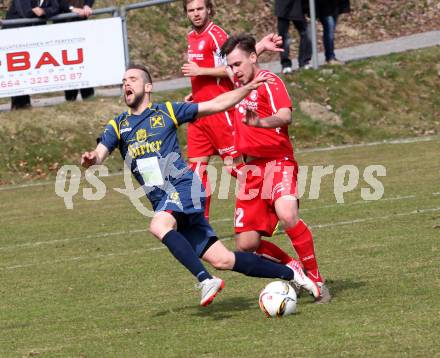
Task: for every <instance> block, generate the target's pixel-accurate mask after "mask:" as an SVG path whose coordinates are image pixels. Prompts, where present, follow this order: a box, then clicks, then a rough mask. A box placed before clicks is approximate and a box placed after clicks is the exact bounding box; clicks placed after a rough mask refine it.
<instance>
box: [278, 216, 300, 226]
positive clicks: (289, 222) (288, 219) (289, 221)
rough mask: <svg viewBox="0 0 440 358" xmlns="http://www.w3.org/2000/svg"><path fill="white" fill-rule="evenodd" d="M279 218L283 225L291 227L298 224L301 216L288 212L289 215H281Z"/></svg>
mask: <svg viewBox="0 0 440 358" xmlns="http://www.w3.org/2000/svg"><path fill="white" fill-rule="evenodd" d="M278 219H279V220H280V222H281V225H282V226H283V227H284V228H286V229H289V228H291V227H294V226H295V225H296V224H297V222H298V220H299V217H297V216H294V215H292V214H287V215H279V216H278Z"/></svg>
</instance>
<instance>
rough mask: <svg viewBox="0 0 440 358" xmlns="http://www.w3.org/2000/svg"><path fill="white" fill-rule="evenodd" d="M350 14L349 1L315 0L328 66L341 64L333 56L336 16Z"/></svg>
mask: <svg viewBox="0 0 440 358" xmlns="http://www.w3.org/2000/svg"><path fill="white" fill-rule="evenodd" d="M347 12H350V0H316V14H317V18H318V19H319V22H321V24H322V27H323V37H322V40H323V43H324V50H325V60H326V61H327V63H329V64H341V63H342V62H341V61H339V60H338V59H337V58H336V55H335V31H336V24H337V22H338V16H339V15H340V14H343V13H347Z"/></svg>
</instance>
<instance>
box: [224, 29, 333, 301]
mask: <svg viewBox="0 0 440 358" xmlns="http://www.w3.org/2000/svg"><path fill="white" fill-rule="evenodd" d="M221 53H222V54H224V55H226V59H227V63H228V66H229V67H230V68H231V69H232V71H233V73H234V77H235V80H236V81H238V84H239V85H242V84H246V83H249V82H250V81H252V80H253V79H254V78H256V77H260V76H265V77H271V78H272V81H271V82H267V83H265V84H264V85H263V86H261V87H260V88H258V89H257V90H254V91H252V92H251V93H250V94H249V95H248V97H246V98H245V99H244V100H242V101H241V102H240V103H239V104H238V105H237V106H236V111H235V122H234V126H235V135H234V138H235V148H236V149H237V150H238V151H239V152H240V153H242V154H243V156H244V157H245V162H246V166H244V167H242V168H241V174H240V175H239V179H240V194H239V195H238V197H237V201H236V207H235V220H234V226H235V232H236V245H237V248H238V249H239V250H243V251H257V249H258V251H257V252H260V253H262V254H265V255H266V256H270V257H272V258H275V259H277V260H279V261H281V262H282V263H285V264H287V263H288V262H289V261H290V260H291V258H290V257H289V256H288V255H287V254H286V253H284V252H283V251H281V250H273V247H270V246H268V247H266V249H262V248H261V246H260V241H261V236H271V235H272V233H273V231H274V230H275V227H276V224H277V222H278V220H279V221H281V223H282V224H283V227H284V229H285V232H286V234H287V235H288V236H289V238H290V241H291V243H292V246H293V247H294V248H295V251H296V252H297V253H298V256H299V259H300V260H301V263H302V265H303V266H304V268H305V269H306V271H307V275H308V276H309V278H310V279H311V280H312V281H314V282H315V283H316V284H317V285H318V287H320V289H321V293H320V296H319V297H318V298H317V299H316V301H315V302H316V303H328V302H329V301H330V299H331V296H330V292H329V290H328V288H327V287H326V286H325V285H324V279H323V277H322V276H321V275H320V273H319V270H318V264H317V261H316V255H315V249H314V244H313V237H312V233H311V232H310V230H309V228H308V227H307V225H306V224H305V223H304V222H303V221H302V220H301V219H300V218H299V213H298V193H297V174H298V164H297V163H296V161H295V159H294V154H293V147H292V144H291V142H290V139H289V135H288V125H289V124H290V123H291V122H292V102H291V100H290V98H289V94H288V92H287V89H286V87H285V85H284V83H283V81H282V80H281V79H280V78H279V77H278V76H276V75H275V74H273V73H271V72H269V71H265V70H261V69H260V68H259V67H258V64H257V54H256V49H255V40H254V39H253V38H252V37H251V36H248V35H239V36H233V37H230V38H229V39H228V40H227V41H226V42H225V43H224V45H223V46H222V52H221ZM256 190H257V192H258V194H257V195H255V194H252V193H253V192H254V193H255V192H256ZM275 248H276V247H275ZM292 264H293V265H295V264H298V265H299V262H297V261H296V260H295V261H293V262H291V263H290V265H292Z"/></svg>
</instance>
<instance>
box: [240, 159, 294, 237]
mask: <svg viewBox="0 0 440 358" xmlns="http://www.w3.org/2000/svg"><path fill="white" fill-rule="evenodd" d="M240 171H241V172H242V173H243V175H242V176H241V177H240V178H239V181H240V190H239V193H238V195H237V200H236V203H235V220H234V227H235V233H237V234H238V233H241V232H245V231H258V232H259V233H260V234H261V235H263V236H272V234H273V232H274V230H275V228H276V225H277V223H278V217H277V215H276V212H275V201H276V200H277V199H279V198H280V197H282V196H285V195H292V196H295V197H296V198H298V192H297V176H298V164H297V162H296V161H294V160H286V159H276V160H267V159H264V160H263V159H261V160H260V159H258V160H254V161H252V162H250V163H247V164H246V166H245V167H243V168H241V169H240Z"/></svg>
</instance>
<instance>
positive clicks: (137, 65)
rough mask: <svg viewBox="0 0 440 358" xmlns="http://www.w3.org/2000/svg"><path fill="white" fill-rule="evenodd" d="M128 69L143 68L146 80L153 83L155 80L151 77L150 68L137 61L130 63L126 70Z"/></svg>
mask: <svg viewBox="0 0 440 358" xmlns="http://www.w3.org/2000/svg"><path fill="white" fill-rule="evenodd" d="M128 70H141V71H142V72H143V74H144V80H145V81H146V82H147V83H153V80H152V78H151V75H150V72H149V71H148V69H147V68H146V67H145V66H144V65H139V64H137V63H130V64H129V65H128V66H127V69H126V71H128Z"/></svg>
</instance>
